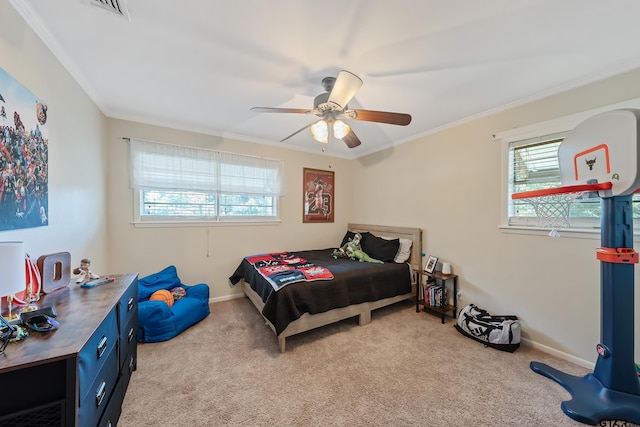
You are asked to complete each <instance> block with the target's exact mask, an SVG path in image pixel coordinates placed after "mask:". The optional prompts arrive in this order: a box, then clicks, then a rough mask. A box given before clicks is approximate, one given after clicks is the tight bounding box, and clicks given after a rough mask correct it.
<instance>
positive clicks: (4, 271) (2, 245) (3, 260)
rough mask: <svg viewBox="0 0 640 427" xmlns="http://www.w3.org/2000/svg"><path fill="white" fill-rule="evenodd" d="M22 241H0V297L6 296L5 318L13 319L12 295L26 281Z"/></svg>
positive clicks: (23, 286) (22, 288) (21, 287)
mask: <svg viewBox="0 0 640 427" xmlns="http://www.w3.org/2000/svg"><path fill="white" fill-rule="evenodd" d="M24 254H25V251H24V242H0V298H2V297H6V298H7V315H6V316H4V317H5V318H6V319H7V320H13V317H14V316H13V315H12V313H11V309H12V306H13V295H14V294H15V293H17V292H20V291H24V288H25V283H26V274H25V265H24Z"/></svg>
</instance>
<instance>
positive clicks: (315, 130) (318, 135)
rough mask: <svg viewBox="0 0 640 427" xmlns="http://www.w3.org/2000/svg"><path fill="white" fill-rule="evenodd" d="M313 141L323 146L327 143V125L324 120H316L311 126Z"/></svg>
mask: <svg viewBox="0 0 640 427" xmlns="http://www.w3.org/2000/svg"><path fill="white" fill-rule="evenodd" d="M311 134H312V135H313V139H315V140H316V141H318V142H322V143H324V144H326V143H328V142H329V125H328V124H327V121H326V120H318V121H317V122H315V123H314V124H313V125H311Z"/></svg>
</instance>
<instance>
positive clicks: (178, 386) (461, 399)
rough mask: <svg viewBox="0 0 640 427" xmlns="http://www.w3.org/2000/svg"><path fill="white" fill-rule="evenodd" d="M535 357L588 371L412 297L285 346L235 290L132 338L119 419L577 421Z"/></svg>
mask: <svg viewBox="0 0 640 427" xmlns="http://www.w3.org/2000/svg"><path fill="white" fill-rule="evenodd" d="M532 360H537V361H541V362H545V363H548V364H549V365H551V366H553V367H555V368H557V369H560V370H562V371H564V372H567V373H570V374H573V375H580V376H582V375H584V374H586V373H587V372H588V371H587V370H586V369H584V368H582V367H579V366H576V365H573V364H571V363H569V362H566V361H563V360H560V359H556V358H553V357H551V356H549V355H546V354H545V353H541V352H539V351H536V350H533V349H531V348H528V347H525V346H521V347H520V348H519V349H518V350H516V352H515V353H506V352H501V351H498V350H494V349H491V348H486V347H484V346H483V345H482V344H480V343H477V342H475V341H472V340H470V339H469V338H465V337H463V336H462V335H461V334H460V333H458V332H457V331H456V330H455V328H454V327H453V319H449V321H448V323H446V324H445V325H442V324H440V320H439V318H436V317H434V316H432V315H429V314H427V313H424V312H421V313H416V312H415V306H414V305H413V304H412V303H411V302H408V301H407V302H404V303H398V304H396V305H394V306H391V307H388V308H383V309H380V310H377V311H374V312H373V322H372V323H371V324H369V325H367V326H363V327H360V326H358V323H357V319H356V318H352V319H348V320H345V321H343V322H340V323H337V324H334V325H330V326H326V327H323V328H319V329H316V330H314V331H310V332H307V333H304V334H300V335H297V336H294V337H291V338H288V339H287V352H286V353H285V354H281V353H280V352H279V351H278V345H277V340H276V337H275V335H274V334H273V333H272V332H271V330H270V329H269V328H268V327H267V326H266V325H265V324H264V322H263V320H262V317H261V316H260V315H259V313H258V312H257V311H256V309H255V308H254V307H253V305H252V304H251V303H250V302H249V300H248V299H246V298H242V299H237V300H233V301H226V302H222V303H217V304H213V305H212V306H211V314H210V315H209V317H207V318H206V319H205V320H204V321H203V322H201V323H199V324H198V325H195V326H194V327H192V328H190V329H189V330H187V331H185V332H184V333H182V334H181V335H179V336H178V337H176V338H174V339H172V340H170V341H167V342H163V343H153V344H141V345H139V347H138V370H137V371H136V372H135V373H134V374H133V377H132V379H131V383H130V385H129V389H128V391H127V395H126V397H125V400H124V406H123V412H122V416H121V418H120V422H119V424H118V425H119V426H125V427H126V426H136V427H137V426H227V425H230V426H418V425H420V426H581V425H584V424H581V423H578V422H576V421H574V420H572V419H571V418H569V417H567V416H566V415H565V414H564V413H563V412H562V410H561V409H560V403H561V402H562V401H563V400H568V399H570V395H569V393H568V392H567V391H566V390H565V389H564V388H562V387H561V386H560V385H558V384H556V383H555V382H553V381H552V380H549V379H547V378H545V377H543V376H541V375H538V374H536V373H534V372H533V371H531V369H530V368H529V362H530V361H532ZM607 425H608V423H607ZM616 425H631V424H625V423H621V424H616Z"/></svg>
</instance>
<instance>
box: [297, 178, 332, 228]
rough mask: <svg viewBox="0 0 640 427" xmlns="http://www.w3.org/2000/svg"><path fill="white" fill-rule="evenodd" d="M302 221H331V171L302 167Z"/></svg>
mask: <svg viewBox="0 0 640 427" xmlns="http://www.w3.org/2000/svg"><path fill="white" fill-rule="evenodd" d="M302 200H303V206H302V208H303V211H302V221H303V222H333V214H334V212H335V208H336V207H335V177H334V173H333V171H323V170H319V169H308V168H304V171H303V195H302Z"/></svg>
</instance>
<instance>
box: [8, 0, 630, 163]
mask: <svg viewBox="0 0 640 427" xmlns="http://www.w3.org/2000/svg"><path fill="white" fill-rule="evenodd" d="M120 2H121V3H124V0H120ZM11 3H12V4H13V5H14V7H15V8H16V9H17V10H18V12H19V13H20V14H21V15H22V16H23V17H24V18H25V19H26V21H27V22H28V23H29V25H30V26H31V27H32V28H33V29H34V30H35V32H36V33H37V34H38V35H39V36H40V37H41V38H42V39H43V40H44V42H45V43H46V44H47V45H48V46H49V48H50V49H51V50H52V51H53V53H54V54H55V55H56V57H57V58H58V59H59V60H60V61H61V62H62V63H63V65H64V66H65V67H66V68H67V69H68V70H69V72H70V73H71V74H72V75H73V77H74V78H75V79H76V80H77V81H78V82H79V84H80V85H81V86H82V87H83V88H84V89H85V90H86V92H87V93H88V94H89V96H90V97H91V98H92V99H93V100H94V101H95V103H96V104H97V105H98V107H99V108H100V109H101V110H102V111H103V112H104V114H105V115H107V116H108V117H113V118H118V119H125V120H132V121H137V122H142V123H149V124H155V125H162V126H167V127H172V128H177V129H184V130H190V131H195V132H202V133H205V134H211V135H218V136H225V137H230V138H238V139H242V140H247V141H254V142H261V143H267V144H279V145H284V146H287V147H290V148H296V149H302V150H311V151H314V152H321V150H322V149H323V148H325V149H326V151H325V152H326V153H328V154H331V155H335V156H340V157H346V158H356V157H359V156H362V155H365V154H369V153H371V152H375V151H378V150H381V149H383V148H386V147H389V146H393V145H395V144H399V143H403V142H406V141H410V140H412V139H415V138H417V137H419V136H421V135H425V134H428V133H431V132H434V131H435V130H438V129H442V128H445V127H447V126H451V125H452V124H455V123H460V122H461V121H464V120H468V119H470V118H475V117H480V116H482V115H485V114H488V113H491V112H495V111H498V110H500V109H504V108H507V107H510V106H514V105H517V104H520V103H524V102H527V101H531V100H533V99H538V98H541V97H544V96H548V95H550V94H553V93H556V92H560V91H563V90H567V89H569V88H572V87H576V86H579V85H582V84H585V83H588V82H591V81H595V80H598V79H601V78H604V77H608V76H611V75H614V74H618V73H621V72H624V71H628V70H630V69H633V68H637V67H640V43H639V42H638V41H640V25H639V24H638V17H639V16H640V2H639V1H637V0H612V1H601V0H562V1H558V0H517V1H514V0H484V1H478V0H448V1H442V0H414V1H411V0H404V1H403V0H393V1H391V0H387V1H385V0H322V1H319V0H316V1H308V0H270V1H265V0H224V1H221V0H220V1H218V0H181V1H176V0H173V1H168V0H127V1H126V6H127V8H128V12H129V16H130V20H128V19H126V18H123V17H121V16H117V15H115V14H112V13H110V12H106V11H104V10H102V9H100V8H98V7H95V6H93V5H91V4H89V0H64V1H51V0H11ZM341 69H346V70H349V71H351V72H353V73H355V74H357V75H359V76H360V77H361V78H362V80H363V81H364V84H363V86H362V87H361V88H360V90H359V91H358V93H357V94H356V96H355V97H354V99H353V100H352V101H351V103H350V104H349V107H351V108H361V109H370V110H382V111H394V112H402V113H409V114H411V115H412V116H413V120H412V122H411V124H410V125H408V126H406V127H403V126H394V125H385V124H377V123H371V122H362V121H355V120H352V121H351V122H350V124H351V125H352V128H353V130H354V131H355V132H356V134H357V135H358V137H359V138H360V140H361V141H362V145H361V146H359V147H357V148H355V149H348V148H347V147H346V146H345V144H344V143H343V142H342V141H333V142H331V143H330V144H328V145H324V144H320V143H318V142H316V141H314V140H313V139H312V137H311V134H310V132H308V131H304V132H301V133H299V134H298V135H296V136H295V137H293V138H291V139H289V140H287V141H286V142H284V143H280V142H279V141H280V140H281V139H283V138H285V137H286V136H288V135H290V134H291V133H293V132H295V131H296V130H298V129H300V128H302V127H303V126H306V125H307V124H309V123H310V122H312V121H313V117H315V116H308V115H303V114H269V113H267V114H265V113H255V112H252V111H250V108H251V107H254V106H261V107H292V108H309V109H310V108H312V107H313V98H314V97H315V96H316V95H318V94H320V93H322V92H323V89H322V86H321V84H320V81H321V80H322V78H323V77H326V76H336V75H337V73H338V71H339V70H341ZM50 108H55V106H50ZM123 136H125V135H123Z"/></svg>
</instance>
